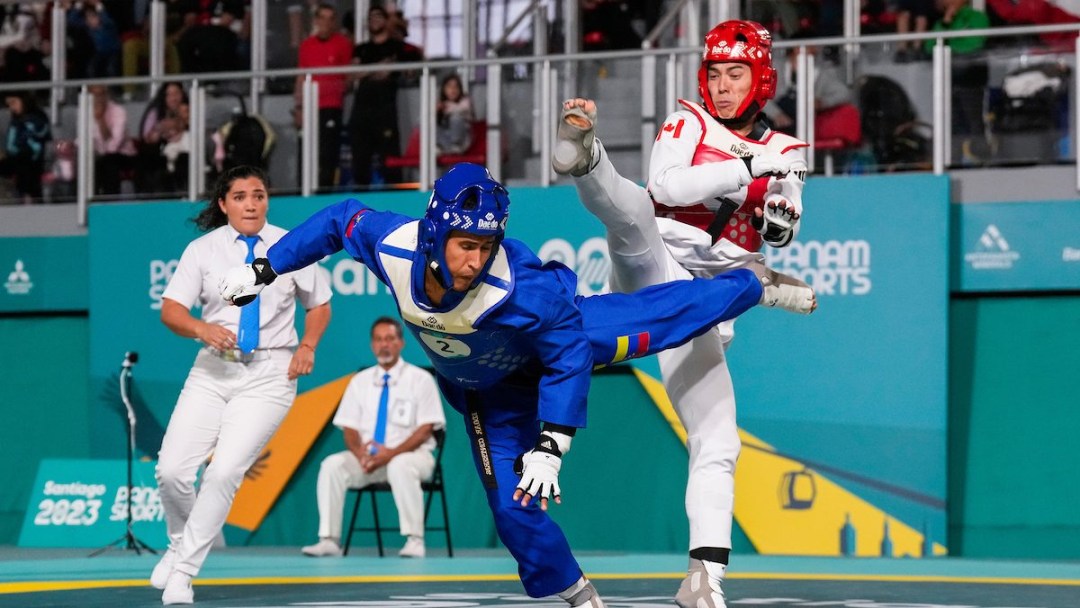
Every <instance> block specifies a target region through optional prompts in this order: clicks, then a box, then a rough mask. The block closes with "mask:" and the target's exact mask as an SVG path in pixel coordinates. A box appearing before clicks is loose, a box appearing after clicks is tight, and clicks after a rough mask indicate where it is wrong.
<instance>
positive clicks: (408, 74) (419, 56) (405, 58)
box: [387, 9, 424, 87]
mask: <svg viewBox="0 0 1080 608" xmlns="http://www.w3.org/2000/svg"><path fill="white" fill-rule="evenodd" d="M387 19H389V20H390V25H389V27H390V36H391V37H392V38H394V39H395V40H398V41H400V42H401V52H400V53H399V54H398V61H401V62H413V61H423V60H424V49H422V48H420V47H418V46H416V45H415V44H413V43H411V42H409V41H408V40H407V39H408V37H409V20H408V19H406V18H405V14H404V13H402V12H401V9H398V10H396V11H393V10H392V11H389V12H387ZM398 75H399V76H398V85H399V86H404V87H412V86H416V85H418V84H419V83H420V70H404V71H402V72H398Z"/></svg>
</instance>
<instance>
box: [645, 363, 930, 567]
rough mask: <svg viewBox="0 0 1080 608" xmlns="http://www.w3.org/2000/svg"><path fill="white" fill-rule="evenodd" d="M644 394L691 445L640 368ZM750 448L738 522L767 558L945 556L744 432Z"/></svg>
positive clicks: (740, 473) (742, 469)
mask: <svg viewBox="0 0 1080 608" xmlns="http://www.w3.org/2000/svg"><path fill="white" fill-rule="evenodd" d="M634 374H635V375H636V376H637V378H638V381H639V382H641V385H642V387H643V388H644V389H645V391H646V392H647V393H648V394H649V396H650V397H651V398H652V400H653V402H654V403H655V404H656V407H657V408H658V409H659V410H660V412H661V414H662V415H663V416H664V418H665V419H666V420H667V421H668V424H670V425H671V428H672V430H673V431H674V432H675V434H676V435H677V436H678V437H679V439H680V440H681V441H682V442H683V444H684V445H685V444H686V429H684V428H683V426H682V423H681V422H680V421H679V418H678V416H677V415H676V414H675V408H674V407H672V405H671V400H670V399H668V396H667V392H666V391H665V390H664V386H663V384H662V383H661V382H660V381H658V380H656V379H655V378H653V377H652V376H650V375H648V374H646V373H644V372H642V371H641V370H638V369H634ZM739 437H740V439H741V440H742V444H743V449H742V452H741V454H740V456H739V466H738V467H736V470H735V487H736V492H735V520H736V521H737V522H738V524H739V526H741V527H742V529H743V531H744V532H746V535H747V537H748V538H749V539H750V542H751V543H752V544H753V545H754V548H755V549H757V551H758V553H762V554H770V553H771V554H784V555H859V556H886V557H901V556H911V557H917V556H926V555H945V554H946V552H947V550H946V548H945V547H944V546H942V545H941V544H939V543H932V544H930V545H925V544H924V543H925V538H924V535H923V533H922V532H920V531H919V530H917V529H915V528H913V527H912V526H910V525H908V524H905V523H904V522H902V521H900V520H898V519H897V518H895V517H893V516H891V515H889V514H888V513H886V512H885V511H884V510H882V509H880V508H878V507H876V506H874V505H873V504H871V503H869V502H867V501H866V500H864V499H862V498H860V497H858V496H856V495H855V494H852V493H851V492H849V491H848V490H846V489H844V488H843V487H841V486H840V485H839V484H837V483H835V482H833V481H832V480H830V479H829V478H828V477H826V476H824V475H822V474H821V473H818V472H815V471H814V470H813V469H809V468H807V467H806V466H805V465H804V464H803V463H801V462H799V461H798V460H795V459H793V458H790V457H787V456H783V455H781V454H776V453H775V450H774V449H773V447H772V446H771V445H769V444H767V443H765V442H764V441H762V440H761V439H758V438H757V437H755V436H753V435H751V434H749V433H747V432H746V431H743V430H742V429H739Z"/></svg>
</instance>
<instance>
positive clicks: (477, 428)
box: [465, 390, 499, 490]
mask: <svg viewBox="0 0 1080 608" xmlns="http://www.w3.org/2000/svg"><path fill="white" fill-rule="evenodd" d="M465 407H466V409H467V410H468V412H469V419H468V425H469V436H470V437H472V444H473V448H474V449H476V455H477V456H479V457H480V481H482V482H483V483H484V487H485V488H487V489H489V490H494V489H495V488H498V487H499V482H498V480H496V479H495V463H494V462H493V461H492V458H491V448H490V447H488V438H487V432H486V431H485V430H484V418H483V416H482V415H481V414H480V395H478V394H477V393H476V391H471V390H466V391H465Z"/></svg>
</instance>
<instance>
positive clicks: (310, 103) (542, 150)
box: [0, 24, 1080, 225]
mask: <svg viewBox="0 0 1080 608" xmlns="http://www.w3.org/2000/svg"><path fill="white" fill-rule="evenodd" d="M1050 32H1080V24H1068V25H1055V26H1030V27H1019V28H998V29H986V30H966V31H962V32H934V33H927V34H915V35H898V34H885V35H874V36H862V37H856V38H848V37H833V38H820V39H814V40H800V41H798V42H790V41H778V42H777V43H776V44H775V47H774V48H775V50H776V51H778V53H777V55H779V54H780V53H779V52H782V51H783V50H785V49H788V48H798V49H800V51H801V52H800V59H799V60H798V61H799V68H798V69H799V70H800V72H801V73H806V74H811V73H812V71H813V69H814V65H813V61H812V58H811V57H810V54H809V53H807V52H806V47H808V46H830V45H833V46H841V45H851V44H854V45H867V44H881V43H886V42H896V41H901V40H935V41H936V47H935V52H934V57H933V66H934V68H933V89H932V90H933V97H934V110H933V130H934V146H933V171H934V172H935V173H942V172H944V170H945V167H946V166H947V165H948V155H949V146H948V143H949V137H950V135H949V134H950V129H949V122H950V113H949V99H950V95H949V91H950V82H949V59H950V56H949V52H948V47H947V45H946V44H945V41H946V40H948V39H950V38H956V37H970V36H986V37H1003V36H1017V35H1029V34H1042V33H1050ZM700 53H701V49H700V48H693V47H689V48H675V49H671V48H668V49H642V50H628V51H604V52H594V53H568V54H558V55H543V56H537V57H488V58H479V59H469V60H448V61H436V62H412V63H400V64H393V65H386V64H378V65H360V66H346V67H337V68H320V69H312V70H299V69H284V70H251V71H239V72H222V73H207V74H199V75H193V76H189V77H187V78H177V77H176V76H163V75H156V76H149V77H138V78H106V79H94V80H79V81H68V82H65V81H56V80H53V81H51V82H46V83H8V84H0V92H4V91H13V90H20V91H21V90H52V91H53V92H54V95H53V97H54V99H55V98H56V97H58V96H59V94H60V93H61V92H62V91H63V89H64V88H72V87H75V88H78V89H79V90H80V93H79V113H78V125H77V130H76V132H77V134H78V138H79V140H80V141H81V142H90V141H92V138H91V137H90V125H91V114H90V101H89V97H88V91H87V87H88V86H89V85H91V84H102V85H106V86H115V85H124V84H135V85H150V86H151V87H156V86H159V85H161V84H162V83H163V82H165V81H176V80H184V81H187V82H189V83H190V90H191V92H192V94H191V126H190V129H191V135H192V146H191V155H190V158H189V163H190V165H189V171H190V180H191V181H190V183H189V186H188V189H187V197H188V198H189V199H192V200H194V199H197V198H198V197H199V196H200V195H201V194H202V193H203V192H204V191H205V186H206V184H205V172H204V167H205V165H206V163H205V158H204V156H205V154H204V150H205V143H206V141H205V136H206V124H205V121H206V115H205V110H206V97H205V93H206V87H207V86H208V85H210V84H212V83H219V82H229V81H249V82H253V81H255V80H261V79H264V78H272V77H295V76H297V75H303V76H304V77H305V78H304V83H305V84H304V87H305V88H304V91H303V93H304V100H305V103H304V115H303V124H304V129H303V134H304V137H303V139H302V146H301V159H302V171H301V181H302V188H301V192H302V193H303V194H305V195H307V194H311V193H312V192H314V190H315V184H316V177H315V176H316V175H317V174H318V171H317V168H318V159H317V153H318V142H317V132H318V128H317V125H318V122H317V112H318V108H317V105H318V104H317V103H315V100H316V99H317V85H316V83H315V82H314V81H313V79H312V78H311V77H312V75H314V74H341V75H349V74H361V73H368V72H376V71H387V70H389V71H419V72H420V73H421V78H420V85H421V95H420V101H421V105H420V120H419V123H418V124H419V130H420V136H421V164H420V181H419V183H418V188H420V189H426V188H428V187H430V185H431V183H432V181H433V180H434V177H435V136H434V131H435V124H434V115H435V112H434V103H435V99H436V95H437V89H436V86H435V80H434V78H435V76H434V75H435V73H436V72H438V71H453V70H460V69H461V68H481V67H482V68H487V69H486V72H487V75H488V80H487V91H486V100H487V104H486V106H487V107H486V116H485V117H486V120H487V123H488V132H487V144H488V150H489V153H488V156H487V163H488V166H489V168H490V170H491V171H492V173H493V175H495V176H496V178H497V179H502V158H501V155H500V153H499V150H500V147H501V141H500V138H501V132H500V129H501V127H502V126H503V121H502V119H501V116H502V113H503V112H502V108H503V103H502V100H503V93H504V91H503V84H502V80H501V70H502V68H503V67H505V66H509V65H513V64H521V63H527V64H532V65H533V66H534V73H535V74H537V75H538V77H537V78H536V80H538V84H539V86H540V88H541V93H540V95H539V98H538V101H537V102H536V105H537V106H538V107H536V108H534V109H533V110H534V112H535V116H536V122H537V123H538V124H537V132H538V133H539V134H540V135H539V136H538V137H537V139H538V140H539V141H538V144H539V145H538V153H539V156H538V157H537V158H536V159H535V162H537V163H539V164H540V173H539V175H540V183H541V184H542V185H547V184H549V183H551V180H552V174H551V170H550V165H549V159H550V153H551V145H552V143H553V137H554V133H555V121H556V120H557V117H558V113H557V111H556V109H557V107H558V105H557V99H556V98H555V91H556V88H557V87H556V83H557V76H558V70H556V69H555V68H554V67H553V66H554V65H555V64H558V63H565V62H569V63H577V62H581V61H597V60H601V61H608V60H611V61H617V60H630V61H641V62H646V61H654V62H655V61H656V60H657V58H660V57H663V58H665V59H666V61H667V68H668V69H667V70H666V72H667V73H666V76H665V78H666V81H667V82H666V86H665V91H666V92H667V99H668V100H669V101H668V103H673V101H674V99H675V98H676V97H677V96H678V94H679V92H680V91H679V89H678V86H677V83H678V77H677V75H676V74H674V72H675V71H676V70H675V61H676V59H677V57H679V56H687V57H690V56H698V55H699V54H700ZM1073 56H1074V59H1075V60H1076V61H1077V63H1076V65H1078V66H1080V42H1078V43H1077V45H1076V46H1075V47H1074V49H1073ZM812 82H813V79H812V78H800V79H799V81H798V85H797V91H798V96H797V98H798V108H799V110H798V112H797V113H798V119H799V120H798V122H799V125H800V127H799V135H800V136H801V137H804V138H805V139H806V140H808V141H809V142H810V143H813V141H814V133H813V127H812V124H813V120H812V118H813V116H814V102H813V95H812V94H811V88H810V87H811V83H812ZM571 86H573V83H571ZM642 89H643V90H642V97H641V109H642V112H641V118H642V123H641V124H642V140H641V154H642V158H643V159H646V158H648V156H649V149H650V147H651V143H652V140H653V138H654V136H655V129H656V127H657V124H656V121H657V113H656V109H657V108H656V105H657V104H656V102H655V97H656V93H657V90H656V87H655V82H653V83H652V84H649V83H648V81H644V82H643V87H642ZM252 90H254V86H253V88H252ZM1072 93H1073V94H1074V95H1075V96H1076V98H1077V99H1080V79H1076V78H1074V86H1073V90H1072ZM691 96H692V94H691ZM1073 108H1074V112H1073V115H1072V117H1071V119H1072V129H1073V135H1074V141H1080V117H1078V116H1077V108H1080V103H1074V104H1073ZM53 119H54V120H59V116H58V114H54V116H53ZM646 134H647V135H648V137H645V135H646ZM601 135H602V133H601ZM810 150H811V154H813V152H812V150H813V146H811V148H810ZM79 155H80V156H79V161H78V163H77V166H78V167H79V171H78V175H77V180H78V187H77V197H76V199H77V203H78V204H77V208H78V212H77V221H78V222H79V224H80V225H84V224H85V223H86V206H87V204H88V202H89V200H90V198H91V196H92V194H93V192H94V190H93V170H92V168H93V146H92V145H82V146H79ZM1077 159H1078V161H1077V163H1078V164H1077V188H1078V189H1080V155H1077ZM646 174H647V173H644V172H643V175H646Z"/></svg>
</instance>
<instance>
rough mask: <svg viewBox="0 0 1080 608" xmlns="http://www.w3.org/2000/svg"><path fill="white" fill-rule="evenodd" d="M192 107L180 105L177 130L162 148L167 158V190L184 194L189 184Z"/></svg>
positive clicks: (177, 114)
mask: <svg viewBox="0 0 1080 608" xmlns="http://www.w3.org/2000/svg"><path fill="white" fill-rule="evenodd" d="M190 111H191V106H189V105H188V104H186V103H182V104H180V108H179V109H178V110H177V112H176V119H175V122H176V129H175V130H174V131H173V132H172V133H171V134H170V135H169V136H168V137H167V138H166V140H165V145H163V146H161V155H162V156H164V157H165V189H166V191H168V192H182V191H183V190H184V189H185V188H187V184H188V174H189V171H188V156H189V155H190V154H191V129H190V126H191V113H190Z"/></svg>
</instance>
